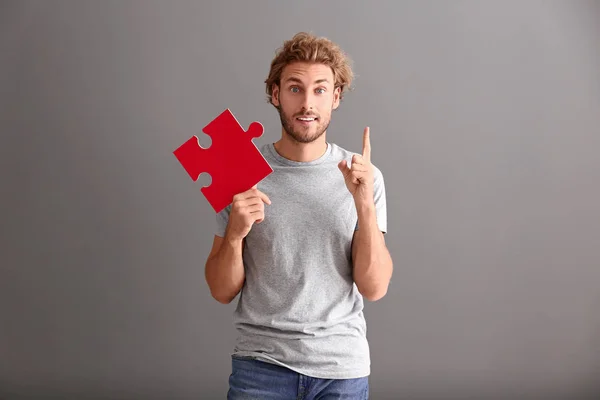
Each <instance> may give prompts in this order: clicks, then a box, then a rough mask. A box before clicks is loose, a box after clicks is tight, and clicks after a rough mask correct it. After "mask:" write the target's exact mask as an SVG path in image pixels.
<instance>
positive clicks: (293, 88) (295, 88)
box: [290, 86, 300, 93]
mask: <svg viewBox="0 0 600 400" xmlns="http://www.w3.org/2000/svg"><path fill="white" fill-rule="evenodd" d="M290 90H291V91H292V92H294V93H297V92H298V90H300V89H298V88H297V87H295V86H294V87H292V88H290Z"/></svg>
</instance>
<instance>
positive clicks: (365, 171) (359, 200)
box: [338, 127, 374, 207]
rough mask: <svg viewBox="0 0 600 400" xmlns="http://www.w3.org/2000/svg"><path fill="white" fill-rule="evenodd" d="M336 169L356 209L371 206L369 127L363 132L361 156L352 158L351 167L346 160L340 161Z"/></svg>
mask: <svg viewBox="0 0 600 400" xmlns="http://www.w3.org/2000/svg"><path fill="white" fill-rule="evenodd" d="M338 168H339V169H340V171H341V172H342V174H343V175H344V180H345V182H346V187H347V188H348V190H349V191H350V193H351V194H352V196H353V197H354V203H355V204H356V206H357V207H363V206H373V204H374V200H373V164H371V139H370V132H369V127H366V128H365V130H364V132H363V151H362V155H360V154H354V155H353V156H352V166H351V167H348V163H347V162H346V160H342V161H340V163H339V164H338Z"/></svg>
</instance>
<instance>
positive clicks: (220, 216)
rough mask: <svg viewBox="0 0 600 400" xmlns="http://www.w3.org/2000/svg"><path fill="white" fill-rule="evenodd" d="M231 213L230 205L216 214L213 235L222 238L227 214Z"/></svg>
mask: <svg viewBox="0 0 600 400" xmlns="http://www.w3.org/2000/svg"><path fill="white" fill-rule="evenodd" d="M230 212H231V204H230V205H228V206H227V207H225V208H224V209H223V210H221V211H220V212H219V213H217V216H216V221H215V222H216V223H215V235H217V236H220V237H224V236H225V229H226V228H227V223H228V222H229V213H230Z"/></svg>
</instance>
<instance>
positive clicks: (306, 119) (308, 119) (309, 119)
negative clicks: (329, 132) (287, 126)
mask: <svg viewBox="0 0 600 400" xmlns="http://www.w3.org/2000/svg"><path fill="white" fill-rule="evenodd" d="M298 119H299V120H300V121H314V120H315V119H314V118H300V117H299V118H298Z"/></svg>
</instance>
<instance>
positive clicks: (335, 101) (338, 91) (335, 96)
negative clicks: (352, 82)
mask: <svg viewBox="0 0 600 400" xmlns="http://www.w3.org/2000/svg"><path fill="white" fill-rule="evenodd" d="M341 92H342V89H341V88H340V87H339V86H338V87H336V88H335V90H334V91H333V109H334V110H336V109H337V108H338V106H339V105H340V94H341Z"/></svg>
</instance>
